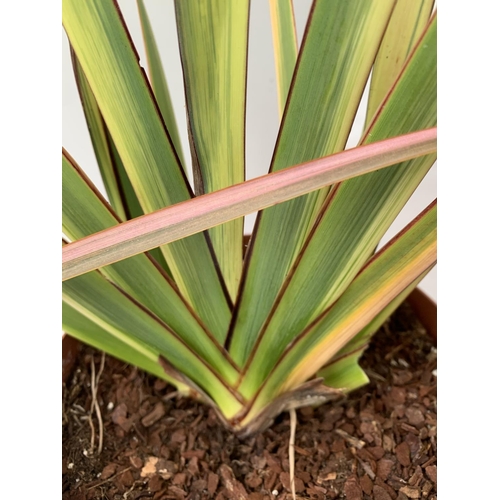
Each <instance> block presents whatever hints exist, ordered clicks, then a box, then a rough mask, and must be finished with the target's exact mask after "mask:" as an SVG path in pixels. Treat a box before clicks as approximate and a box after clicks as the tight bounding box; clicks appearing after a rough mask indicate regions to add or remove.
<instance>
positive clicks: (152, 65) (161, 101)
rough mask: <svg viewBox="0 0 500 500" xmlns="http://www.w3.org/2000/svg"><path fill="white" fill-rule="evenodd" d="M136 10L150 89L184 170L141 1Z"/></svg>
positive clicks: (162, 79)
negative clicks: (139, 22)
mask: <svg viewBox="0 0 500 500" xmlns="http://www.w3.org/2000/svg"><path fill="white" fill-rule="evenodd" d="M137 8H138V10H139V19H140V21H141V28H142V36H143V39H144V48H145V49H146V59H147V62H148V69H149V78H150V80H151V87H152V88H153V92H154V94H155V98H156V102H157V103H158V107H159V108H160V112H161V116H162V118H163V121H164V122H165V125H166V127H167V130H168V132H169V134H170V137H171V138H172V142H173V145H174V147H175V152H176V153H177V157H178V158H179V162H180V163H181V165H183V167H184V170H186V164H185V161H184V157H183V154H182V145H181V139H180V137H179V129H178V127H177V121H176V120H175V113H174V108H173V106H172V99H171V98H170V91H169V90H168V85H167V79H166V77H165V72H164V70H163V64H162V62H161V57H160V53H159V52H158V46H157V44H156V39H155V36H154V33H153V29H152V27H151V22H150V21H149V17H148V13H147V10H146V7H145V5H144V1H143V0H137Z"/></svg>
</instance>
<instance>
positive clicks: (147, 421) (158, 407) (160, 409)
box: [141, 401, 165, 427]
mask: <svg viewBox="0 0 500 500" xmlns="http://www.w3.org/2000/svg"><path fill="white" fill-rule="evenodd" d="M164 415H165V406H164V405H163V403H162V402H161V401H158V403H156V404H155V406H154V408H153V410H152V411H151V412H150V413H148V414H147V415H146V416H145V417H143V418H142V420H141V424H142V425H143V426H144V427H151V426H152V425H153V424H154V423H156V422H158V420H160V418H162V417H163V416H164Z"/></svg>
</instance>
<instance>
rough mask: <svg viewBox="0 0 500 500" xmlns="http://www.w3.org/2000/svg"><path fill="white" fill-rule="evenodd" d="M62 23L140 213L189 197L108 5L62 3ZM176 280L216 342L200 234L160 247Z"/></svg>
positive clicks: (209, 262)
mask: <svg viewBox="0 0 500 500" xmlns="http://www.w3.org/2000/svg"><path fill="white" fill-rule="evenodd" d="M63 25H64V28H65V30H66V33H67V34H68V38H69V40H70V43H71V45H72V47H73V49H74V51H75V54H76V56H77V58H78V60H79V62H80V64H81V66H82V68H83V71H84V73H85V76H86V77H87V80H88V82H89V85H90V88H91V89H92V92H93V94H94V96H95V98H96V101H97V104H98V106H99V109H100V111H101V113H102V116H103V118H104V120H105V122H106V124H107V126H108V129H109V132H110V134H111V136H112V138H113V140H114V142H115V145H116V148H117V150H118V153H119V155H120V158H121V159H122V161H123V165H124V167H125V169H126V171H127V174H128V176H129V178H130V181H131V183H132V185H133V187H134V191H135V192H136V194H137V197H138V199H139V202H140V204H141V207H142V209H143V210H144V212H146V213H149V212H152V211H154V210H158V209H160V208H163V207H165V206H168V205H171V204H174V203H178V202H181V201H185V200H188V199H190V198H191V192H190V188H189V185H188V183H187V180H186V178H185V175H184V172H183V170H182V168H181V166H180V165H179V161H178V158H177V155H176V153H175V150H174V148H173V145H172V141H171V138H170V136H169V134H168V132H167V130H166V128H165V126H164V122H163V120H162V118H161V115H160V113H159V111H158V107H157V104H156V101H155V100H154V98H153V95H152V92H151V89H150V88H149V84H148V82H147V80H146V78H145V75H144V72H143V71H142V69H141V67H140V66H139V64H138V58H137V54H136V52H135V49H134V47H133V45H132V43H131V40H130V38H129V35H128V32H127V30H126V28H125V26H124V24H123V21H122V18H121V15H120V12H119V11H118V7H117V5H116V3H115V2H114V1H112V0H89V1H86V2H80V1H78V0H64V1H63ZM162 252H163V253H164V255H165V257H166V260H167V263H168V266H169V268H170V270H171V272H172V275H173V277H174V279H175V282H176V284H177V286H178V287H179V289H180V290H181V292H182V293H183V295H184V296H185V297H186V299H187V300H188V301H189V302H190V304H191V305H192V306H193V307H194V309H195V310H196V311H197V313H198V314H199V315H200V317H201V318H202V320H203V321H204V322H205V324H206V325H207V327H208V328H209V329H210V330H211V331H212V332H213V333H214V335H215V336H216V337H217V338H219V339H220V338H223V336H224V335H225V332H226V331H227V327H228V324H229V318H230V309H229V303H228V300H227V299H228V297H227V292H226V288H225V285H224V283H223V282H222V281H221V277H220V274H219V272H218V268H217V266H216V265H215V263H214V260H213V257H212V254H211V246H210V241H209V239H208V238H207V236H206V235H204V234H198V235H195V236H193V237H192V238H186V239H184V240H182V241H179V242H176V243H174V244H172V245H169V246H167V247H162Z"/></svg>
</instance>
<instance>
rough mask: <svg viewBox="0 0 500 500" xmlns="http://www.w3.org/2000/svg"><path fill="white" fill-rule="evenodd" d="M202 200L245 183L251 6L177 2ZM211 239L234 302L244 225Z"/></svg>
mask: <svg viewBox="0 0 500 500" xmlns="http://www.w3.org/2000/svg"><path fill="white" fill-rule="evenodd" d="M175 8H176V17H177V26H178V32H179V45H180V52H181V61H182V67H183V70H184V87H185V92H186V104H187V114H188V121H189V124H188V126H189V131H190V140H191V153H192V158H193V171H194V178H195V189H196V193H197V194H203V193H210V192H212V191H217V190H219V189H223V188H225V187H228V186H232V185H233V184H237V183H240V182H243V181H244V180H245V103H246V99H245V94H246V70H247V38H248V15H249V0H239V1H238V2H228V1H227V0H212V1H210V2H207V1H205V0H192V1H189V2H185V1H183V0H180V1H179V0H177V1H176V2H175ZM209 233H210V237H211V240H212V243H213V245H214V250H215V255H216V256H217V259H218V261H219V264H220V267H221V271H222V275H223V276H224V279H225V281H226V285H227V287H228V291H229V294H230V296H231V298H232V299H233V300H234V299H235V297H236V292H237V290H238V284H239V279H240V276H241V268H242V263H243V219H242V218H240V219H236V220H234V221H232V222H229V223H227V224H223V225H221V226H218V227H214V228H212V229H211V230H210V231H209Z"/></svg>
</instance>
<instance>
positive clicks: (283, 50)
mask: <svg viewBox="0 0 500 500" xmlns="http://www.w3.org/2000/svg"><path fill="white" fill-rule="evenodd" d="M269 8H270V10H271V26H272V29H273V44H274V63H275V67H276V83H277V87H278V111H279V116H280V118H281V116H282V115H283V111H284V109H285V104H286V99H287V97H288V90H289V89H290V83H291V81H292V76H293V71H294V69H295V63H296V62H297V32H296V29H295V18H294V15H293V3H292V0H269Z"/></svg>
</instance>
